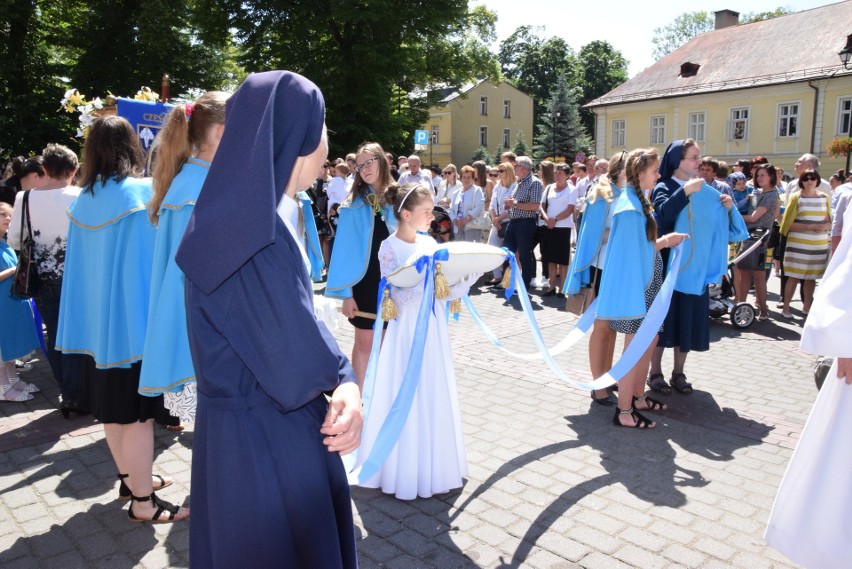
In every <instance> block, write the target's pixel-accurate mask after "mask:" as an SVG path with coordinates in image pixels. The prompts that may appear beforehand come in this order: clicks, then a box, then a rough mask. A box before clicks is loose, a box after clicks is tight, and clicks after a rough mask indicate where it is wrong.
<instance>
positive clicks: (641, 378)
mask: <svg viewBox="0 0 852 569" xmlns="http://www.w3.org/2000/svg"><path fill="white" fill-rule="evenodd" d="M659 163H660V158H659V155H658V154H657V151H656V150H654V149H653V148H648V149H638V150H634V151H632V152H631V153H630V154H629V155H628V156H627V160H626V164H625V169H624V173H625V177H626V182H627V186H626V187H625V188H624V190H623V191H622V192H621V194H620V195H619V197H618V199H617V200H616V202H615V212H614V214H613V221H612V229H611V231H610V234H609V243H608V245H607V254H606V261H605V264H604V270H603V275H602V278H601V286H600V296H599V298H598V305H597V314H596V319H597V320H602V321H608V324H609V327H610V328H611V329H612V330H614V331H615V332H621V333H622V334H625V339H624V344H625V347H626V346H627V345H629V344H630V342H631V341H632V340H633V336H634V335H635V334H636V332H637V331H638V330H639V326H640V325H641V324H642V320H643V319H644V317H645V314H646V313H647V310H648V308H649V307H650V306H651V303H652V302H653V301H654V297H656V296H657V292H659V290H660V286H661V285H662V283H663V262H662V259H661V257H660V254H659V253H658V251H660V250H661V249H665V248H668V247H674V246H676V245H678V244H679V243H680V242H681V241H683V240H684V239H685V238H686V237H687V235H686V234H683V233H669V234H668V235H666V236H664V237H661V238H659V239H657V223H656V221H655V219H654V210H653V208H652V207H651V204H650V202H649V201H648V199H647V198H646V197H645V192H646V191H649V190H651V189H652V188H653V187H654V184H656V182H657V179H658V178H659V174H658V173H657V168H658V167H659ZM598 325H599V324H598V322H595V326H596V327H597V326H598ZM656 343H657V342H656V338H655V339H654V341H653V342H651V345H650V346H649V347H648V348H647V349H646V351H645V354H644V355H643V356H642V358H641V359H640V360H639V362H638V363H637V364H636V365H635V366H634V367H633V369H631V370H630V371H629V372H628V373H627V374H626V375H625V376H624V378H623V379H622V380H621V381H620V383H619V390H618V405H617V407H616V410H615V415H614V417H613V419H612V421H613V424H614V425H615V426H618V427H635V428H640V429H650V428H653V427H655V426H656V423H655V422H654V421H650V420H649V419H646V418H645V417H644V416H642V414H641V413H639V411H640V410H642V411H664V410H666V409H667V407H666V405H665V404H664V403H661V402H659V401H656V400H654V399H651V398H649V397H646V396H645V389H644V385H645V377H646V375H647V372H648V367H649V366H650V362H651V353H652V350H653V348H654V347H655V346H656Z"/></svg>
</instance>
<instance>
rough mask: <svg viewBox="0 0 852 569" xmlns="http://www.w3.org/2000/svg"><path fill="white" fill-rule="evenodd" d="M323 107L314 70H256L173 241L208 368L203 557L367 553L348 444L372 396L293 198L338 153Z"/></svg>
mask: <svg viewBox="0 0 852 569" xmlns="http://www.w3.org/2000/svg"><path fill="white" fill-rule="evenodd" d="M324 120H325V105H324V102H323V98H322V93H320V91H319V89H318V88H317V87H316V86H315V85H314V84H313V83H311V82H310V81H308V80H307V79H305V78H304V77H301V76H300V75H296V74H294V73H290V72H286V71H270V72H266V73H256V74H252V75H250V76H249V77H248V79H246V81H245V83H243V85H242V86H241V87H240V88H239V90H238V91H237V92H236V93H235V94H234V96H233V97H232V98H231V99H230V100H229V101H228V110H227V116H226V122H225V134H224V136H223V138H222V141H221V143H220V145H219V151H218V152H217V154H216V158H215V159H214V160H213V163H212V165H211V168H210V173H209V175H208V176H207V179H206V181H205V183H204V186H203V189H202V192H201V196H200V197H199V200H198V203H197V204H196V206H195V211H194V212H193V215H192V218H191V219H190V221H189V225H188V226H187V231H186V234H185V235H184V238H183V242H182V243H181V246H180V249H179V250H178V253H177V257H176V260H177V263H178V265H179V266H180V268H181V269H182V270H183V271H184V273H185V274H186V308H187V323H188V330H189V341H190V351H191V353H192V360H193V364H194V367H195V372H196V376H197V379H198V409H197V417H196V419H197V422H196V430H195V438H194V441H193V458H192V510H193V512H192V513H193V516H192V523H191V525H190V542H189V543H190V564H191V565H192V566H193V567H204V568H211V567H214V568H215V567H228V568H230V567H258V568H261V567H294V568H296V567H305V568H320V569H322V568H333V567H334V568H336V567H346V568H349V567H357V559H356V550H355V533H354V526H353V519H352V507H351V502H350V497H349V486H348V484H347V480H346V474H345V472H344V467H343V464H342V461H341V458H340V455H341V454H346V453H347V452H351V451H352V450H354V449H355V448H356V447H357V446H358V444H359V441H360V430H361V425H362V417H361V411H360V407H361V402H360V397H359V394H358V387H357V383H356V380H355V374H354V372H353V371H352V367H351V366H350V364H349V361H348V360H347V359H346V357H345V356H344V355H343V354H342V353H341V352H340V350H339V348H338V346H337V343H336V342H335V340H334V338H333V337H332V335H331V333H330V332H329V331H328V329H327V328H326V327H325V325H324V324H322V323H319V322H317V320H316V318H315V317H314V311H313V291H312V288H311V281H310V278H309V263H308V261H307V256H306V254H305V252H304V250H303V249H302V248H301V246H300V244H299V241H300V239H299V237H298V232H297V228H298V221H299V219H298V210H299V204H298V202H297V201H296V200H295V199H293V197H294V196H295V194H296V192H297V191H298V190H301V189H304V188H306V187H308V186H310V184H311V182H312V181H313V179H314V177H315V175H316V172H317V171H318V170H319V167H320V166H321V165H322V163H323V161H324V160H325V158H326V156H327V153H328V145H327V140H326V134H325V125H324ZM326 393H328V394H330V396H331V399H330V401H329V400H328V399H327V398H326V395H325V394H326Z"/></svg>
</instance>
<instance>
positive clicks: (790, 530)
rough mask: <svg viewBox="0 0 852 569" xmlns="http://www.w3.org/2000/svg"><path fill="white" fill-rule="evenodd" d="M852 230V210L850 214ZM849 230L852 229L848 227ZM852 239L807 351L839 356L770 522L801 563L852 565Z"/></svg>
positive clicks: (823, 568)
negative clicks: (851, 340)
mask: <svg viewBox="0 0 852 569" xmlns="http://www.w3.org/2000/svg"><path fill="white" fill-rule="evenodd" d="M844 217H845V219H844V227H850V226H852V210H847V212H846V214H845V215H844ZM847 224H848V225H847ZM850 282H852V235H850V232H848V231H847V232H846V234H845V235H843V237H842V239H841V240H840V245H839V246H838V248H837V251H836V252H835V254H834V257H833V258H832V259H831V262H830V263H829V265H828V269H827V270H826V272H825V278H824V279H823V281H822V284H821V285H820V288H819V290H818V291H817V294H816V296H815V298H814V301H813V306H812V307H811V311H810V314H809V315H808V319H807V321H806V322H805V329H804V331H803V333H802V344H801V347H802V349H804V350H807V351H808V352H812V353H819V354H822V355H825V356H833V357H835V358H836V359H835V361H834V365H832V367H831V370H830V371H829V372H828V376H827V377H826V378H825V383H824V384H823V386H822V389H821V390H820V393H819V395H818V396H817V400H816V403H815V404H814V407H813V409H812V410H811V414H810V416H809V417H808V421H807V423H806V424H805V428H804V430H803V431H802V436H801V438H800V439H799V444H798V445H797V446H796V450H795V451H794V452H793V458H792V459H790V464H789V466H788V467H787V472H786V473H785V474H784V478H783V479H782V480H781V487H780V488H779V489H778V495H777V496H776V498H775V505H774V506H773V507H772V514H770V516H769V524H768V527H767V528H766V534H765V536H764V539H766V542H767V543H768V544H769V545H771V546H772V547H774V548H775V549H777V550H778V551H780V552H781V553H783V554H784V555H786V556H787V557H789V558H790V559H792V560H793V561H795V562H796V563H799V564H801V565H804V566H805V567H808V568H809V569H811V568H820V569H831V568H840V567H843V568H848V567H852V485H850V482H849V481H850V472H852V436H850V433H852V343H850V342H849V333H850V331H852V288H850V287H849V283H850Z"/></svg>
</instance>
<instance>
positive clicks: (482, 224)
mask: <svg viewBox="0 0 852 569" xmlns="http://www.w3.org/2000/svg"><path fill="white" fill-rule="evenodd" d="M464 228H465V229H481V230H485V229H491V214H490V213H488V210H487V209H483V210H482V213H480V214H479V215H478V216H476V217H474V218H473V219H471V220H470V221H468V222H467V225H465V226H464Z"/></svg>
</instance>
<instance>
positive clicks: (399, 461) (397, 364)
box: [353, 235, 472, 500]
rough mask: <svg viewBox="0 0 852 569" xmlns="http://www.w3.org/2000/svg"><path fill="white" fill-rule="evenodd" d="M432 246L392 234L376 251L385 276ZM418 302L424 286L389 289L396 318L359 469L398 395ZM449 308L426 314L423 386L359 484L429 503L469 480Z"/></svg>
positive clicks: (462, 289) (458, 292)
mask: <svg viewBox="0 0 852 569" xmlns="http://www.w3.org/2000/svg"><path fill="white" fill-rule="evenodd" d="M436 248H437V244H436V243H435V241H434V239H432V238H431V237H428V236H423V235H418V236H417V240H416V242H415V243H406V242H405V241H402V240H400V239H398V238H397V237H396V236H395V235H391V236H390V237H388V238H387V239H386V240H385V241H384V242H382V245H381V247H380V248H379V262H380V264H381V270H382V275H383V276H384V275H387V274H388V273H390V272H392V271H393V269H395V268H397V267H398V266H400V265H401V264H403V263H405V261H406V260H407V259H409V258H410V257H411V256H412V255H414V254H415V253H417V254H432V253H433V252H434V251H435V249H436ZM471 282H472V281H462V282H461V283H459V284H458V285H455V286H454V287H452V288H451V297H452V298H458V297H460V296H462V295H463V294H465V293H466V292H467V289H468V288H469V287H470V284H471ZM422 297H423V287H422V286H416V287H412V288H405V289H400V288H396V287H392V290H391V298H392V299H393V301H394V303H395V304H396V306H397V308H398V309H399V316H398V317H397V318H396V319H395V320H392V321H391V322H390V323H389V324H388V328H387V332H386V333H385V338H384V340H383V342H382V348H381V352H380V354H379V362H378V371H377V374H376V384H375V388H374V390H373V398H372V402H371V403H370V409H369V414H368V416H367V417H366V420H365V423H364V429H363V431H362V435H361V446H360V448H359V450H358V458H357V460H356V464H360V463H362V462H363V461H364V460H366V458H367V457H368V456H369V454H370V451H371V450H372V448H373V445H374V443H375V440H376V436H377V434H378V432H379V429H380V428H381V426H382V424H383V423H384V421H385V417H386V416H387V413H388V411H389V409H390V407H391V405H392V404H393V402H394V399H395V398H396V396H397V393H398V391H399V387H400V384H401V383H402V379H403V376H404V375H405V369H406V366H407V365H408V358H409V354H410V352H411V346H412V343H413V341H414V327H415V323H416V321H417V313H418V311H419V308H420V300H421V299H422ZM446 302H447V301H446V300H436V301H435V309H434V310H433V311H432V313H431V315H430V320H429V330H428V332H427V336H426V343H425V346H424V354H423V367H422V369H421V372H420V381H419V383H418V385H417V391H416V393H415V395H414V401H413V403H412V406H411V413H410V414H409V415H408V419H407V420H406V423H405V426H404V427H403V430H402V433H401V434H400V437H399V441H398V442H397V444H396V446H395V447H394V449H393V450H392V451H391V453H390V455H389V456H388V459H387V461H385V463H384V464H383V465H382V467H381V469H380V470H379V472H377V473H376V474H375V475H374V476H373V477H371V478H370V479H369V480H367V481H365V482H363V483H360V484H359V485H360V486H364V487H367V488H381V489H382V491H383V492H385V493H387V494H394V495H396V497H397V498H399V499H401V500H413V499H414V498H417V497H418V496H419V497H421V498H428V497H430V496H432V495H433V494H442V493H444V492H447V491H449V490H452V489H453V488H459V487H461V486H462V484H463V478H464V477H465V476H467V458H466V457H465V452H464V441H463V439H462V425H461V413H460V411H459V402H458V391H457V389H456V376H455V373H454V371H453V355H452V351H451V350H450V338H449V332H448V330H447V319H446V316H445V314H446V311H445V304H446ZM353 483H354V482H353Z"/></svg>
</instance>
